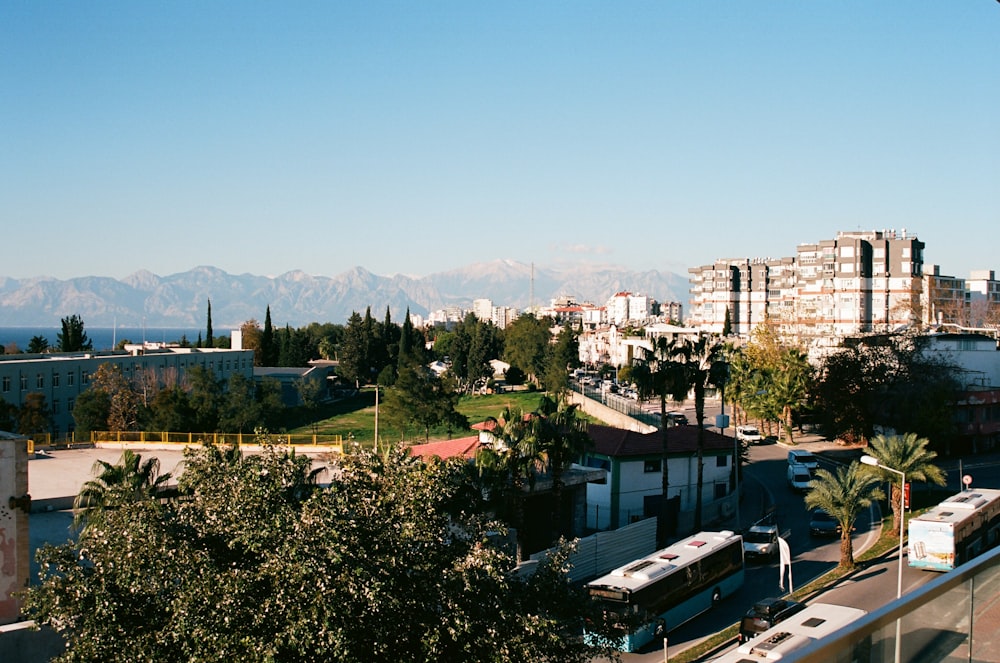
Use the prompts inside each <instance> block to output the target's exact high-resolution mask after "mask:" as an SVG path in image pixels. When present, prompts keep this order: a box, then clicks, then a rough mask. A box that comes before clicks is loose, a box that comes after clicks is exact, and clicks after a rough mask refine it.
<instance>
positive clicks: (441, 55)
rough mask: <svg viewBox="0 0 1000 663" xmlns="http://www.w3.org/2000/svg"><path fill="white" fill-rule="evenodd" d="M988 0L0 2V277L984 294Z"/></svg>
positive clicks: (996, 131)
mask: <svg viewBox="0 0 1000 663" xmlns="http://www.w3.org/2000/svg"><path fill="white" fill-rule="evenodd" d="M998 118H1000V3H997V2H996V1H995V0H936V1H933V2H931V1H921V0H906V1H903V0H898V1H888V0H886V1H879V0H836V1H834V0H827V1H820V0H811V1H808V2H807V1H805V0H784V1H782V0H759V1H756V2H748V1H746V0H741V1H733V2H728V1H726V2H723V1H715V0H687V1H684V2H681V1H679V0H657V1H655V2H652V1H650V2H610V1H609V2H584V1H574V2H537V1H535V2H506V1H505V2H473V1H469V0H466V1H461V2H446V1H428V2H415V1H408V2H378V1H365V2H344V1H341V2H316V3H312V2H304V1H303V2H293V3H281V2H266V3H265V2H207V3H206V2H181V1H171V2H163V3H137V2H121V3H117V2H86V1H81V2H70V1H68V0H67V1H62V2H39V1H37V0H4V2H2V3H0V217H2V242H3V246H4V251H3V256H4V259H3V262H2V264H0V276H8V277H14V278H28V277H34V276H43V275H45V276H54V277H57V278H71V277H75V276H86V275H98V276H112V277H115V278H122V277H124V276H127V275H128V274H131V273H132V272H135V271H136V270H139V269H148V270H150V271H152V272H154V273H157V274H161V275H167V274H173V273H176V272H182V271H186V270H188V269H190V268H192V267H195V266H198V265H214V266H217V267H220V268H222V269H224V270H226V271H228V272H231V273H243V272H249V273H253V274H268V275H276V274H280V273H283V272H287V271H291V270H296V269H301V270H303V271H305V272H307V273H310V274H315V275H325V276H333V275H335V274H338V273H340V272H342V271H344V270H347V269H350V268H351V267H354V266H356V265H360V266H363V267H365V268H367V269H369V270H370V271H372V272H375V273H377V274H394V273H406V274H412V275H418V276H420V275H425V274H429V273H433V272H438V271H445V270H448V269H452V268H456V267H460V266H464V265H468V264H471V263H474V262H480V261H484V260H492V259H496V258H510V259H514V260H518V261H522V262H525V263H527V262H535V263H536V264H539V265H545V266H558V265H560V264H563V263H596V264H612V265H622V266H625V267H628V268H631V269H643V270H644V269H659V270H666V271H674V272H677V273H681V274H686V273H687V268H688V267H692V266H696V265H701V264H706V263H710V262H712V261H713V260H715V259H716V258H721V257H767V256H771V257H777V256H790V255H794V253H795V247H796V245H798V244H800V243H806V242H814V241H818V240H820V239H828V238H832V237H834V236H835V234H836V232H837V231H838V230H872V229H882V228H895V229H901V228H906V229H907V231H908V232H910V233H915V234H917V235H918V236H919V237H920V239H922V240H923V241H925V242H926V243H927V249H926V253H925V260H926V262H928V263H937V264H940V265H941V266H942V269H943V271H944V272H945V273H948V274H953V275H956V276H968V272H969V270H970V269H997V270H998V271H1000V254H998V251H997V248H998V247H1000V241H998V240H1000V120H998Z"/></svg>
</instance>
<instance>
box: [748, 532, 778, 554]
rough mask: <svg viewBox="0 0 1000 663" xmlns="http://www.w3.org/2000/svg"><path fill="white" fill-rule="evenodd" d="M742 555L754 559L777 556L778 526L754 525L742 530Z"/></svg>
mask: <svg viewBox="0 0 1000 663" xmlns="http://www.w3.org/2000/svg"><path fill="white" fill-rule="evenodd" d="M743 555H744V556H745V557H748V558H756V559H773V558H775V557H777V556H778V528H777V527H775V526H774V525H754V526H752V527H751V528H750V529H748V530H747V531H746V532H744V533H743Z"/></svg>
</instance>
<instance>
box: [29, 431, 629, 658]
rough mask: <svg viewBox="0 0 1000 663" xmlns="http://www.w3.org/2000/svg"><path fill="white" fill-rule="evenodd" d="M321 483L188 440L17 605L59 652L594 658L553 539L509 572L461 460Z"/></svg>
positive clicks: (55, 550)
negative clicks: (535, 561) (143, 495)
mask: <svg viewBox="0 0 1000 663" xmlns="http://www.w3.org/2000/svg"><path fill="white" fill-rule="evenodd" d="M265 442H266V441H265ZM326 478H327V479H329V481H330V484H329V486H328V487H327V486H321V485H319V484H317V483H316V474H315V472H314V470H313V468H312V466H311V463H310V461H309V460H308V459H307V458H305V457H303V456H299V455H296V454H294V452H291V451H287V450H283V449H280V448H276V447H273V446H270V445H267V444H265V448H264V451H263V453H261V454H259V455H243V454H241V453H239V451H238V450H233V449H221V448H218V447H211V446H210V447H205V448H197V449H195V448H192V449H190V450H189V451H188V452H186V458H185V470H184V473H183V474H182V475H181V476H180V478H179V490H180V493H181V497H180V498H179V499H167V500H150V499H138V500H136V501H134V502H126V503H123V504H120V505H119V506H118V507H117V508H114V509H108V510H105V511H102V512H101V513H100V515H99V517H96V518H93V519H91V520H90V521H89V523H88V526H87V527H86V528H85V529H84V530H83V531H82V532H81V534H80V538H79V541H78V542H77V543H67V544H64V545H61V546H45V547H44V548H42V549H41V552H40V554H39V560H40V563H41V568H42V571H41V575H42V582H41V584H39V585H35V586H32V587H31V588H29V589H28V590H27V592H26V595H25V605H26V609H27V611H28V614H29V615H30V616H31V617H32V618H34V619H36V620H38V621H39V622H40V623H43V624H49V625H51V626H52V627H53V628H55V629H56V630H58V631H60V632H62V633H63V634H64V635H65V636H66V638H67V642H68V647H67V649H66V651H65V652H64V653H63V654H62V655H61V656H59V657H58V658H57V659H56V660H57V661H58V662H59V663H70V662H77V661H112V660H113V661H125V662H127V661H150V660H155V661H160V662H162V663H173V662H175V661H176V662H178V663H180V662H182V661H183V662H187V661H192V660H197V661H204V662H209V663H211V662H213V661H219V662H223V661H224V662H226V663H228V662H229V661H234V660H238V661H246V662H251V663H252V662H255V661H260V662H264V661H267V662H275V663H280V662H283V661H295V662H298V661H372V660H385V661H486V662H490V661H495V662H507V661H510V662H514V661H516V662H518V663H520V662H522V661H551V662H562V661H566V662H571V661H572V662H576V661H580V662H582V661H586V660H589V659H590V658H592V657H593V656H595V655H597V654H598V653H599V652H597V651H595V650H593V649H591V648H589V647H588V646H587V645H586V644H584V642H583V641H582V638H580V637H579V634H580V629H581V628H582V625H583V623H584V622H583V620H584V619H586V618H592V619H594V622H595V623H601V621H600V618H599V614H598V613H596V612H594V610H595V607H596V604H595V603H593V602H592V601H591V600H590V599H589V598H588V597H587V596H586V594H585V593H584V592H583V591H582V589H581V588H580V587H577V586H575V585H573V584H571V583H570V582H568V580H567V577H566V559H567V554H568V549H566V548H563V549H561V551H560V552H559V553H557V554H555V555H553V556H551V557H550V558H549V559H548V560H547V561H545V562H543V563H542V564H541V565H540V566H539V567H538V569H537V571H535V573H534V574H532V575H530V576H527V577H525V576H522V575H520V574H518V573H515V572H514V568H515V560H514V559H513V557H512V556H511V555H510V554H509V553H507V552H505V551H504V550H503V549H501V548H499V547H496V546H493V545H492V544H490V543H489V542H488V541H489V538H490V532H491V531H494V530H495V528H496V527H497V524H496V523H493V522H489V521H488V520H486V519H485V518H483V517H482V516H481V515H479V514H480V512H479V510H478V509H477V505H478V504H479V501H480V499H481V493H480V492H478V489H477V488H476V485H475V483H474V482H473V481H472V473H470V471H469V469H468V466H467V465H466V464H465V463H462V462H450V463H446V462H432V463H429V464H425V463H423V462H422V461H420V460H419V459H416V458H413V457H411V456H409V455H408V454H407V452H406V451H405V450H403V449H393V450H390V451H388V452H386V453H385V454H373V453H358V454H356V455H349V456H345V457H343V458H342V459H341V462H340V464H339V467H338V469H337V471H336V472H334V473H332V474H331V475H328V476H327V477H326ZM604 654H606V655H607V654H610V652H604ZM612 656H613V655H612ZM615 658H617V657H615Z"/></svg>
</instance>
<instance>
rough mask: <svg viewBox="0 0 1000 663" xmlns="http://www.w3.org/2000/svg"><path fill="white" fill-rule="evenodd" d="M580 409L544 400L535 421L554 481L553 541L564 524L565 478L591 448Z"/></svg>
mask: <svg viewBox="0 0 1000 663" xmlns="http://www.w3.org/2000/svg"><path fill="white" fill-rule="evenodd" d="M578 407H579V406H578V405H577V404H575V403H569V402H567V401H566V400H559V401H556V400H555V399H553V398H551V397H549V396H542V400H541V402H540V403H539V406H538V416H537V417H535V418H534V420H533V421H534V424H535V426H534V436H535V439H536V441H537V444H538V449H539V451H541V453H542V454H543V456H544V459H545V467H546V470H547V471H548V473H549V474H550V475H551V477H552V499H553V502H554V507H553V509H552V537H553V540H555V539H556V538H558V536H559V534H560V529H561V526H562V523H563V518H562V515H563V514H562V511H563V499H562V491H563V480H562V477H563V474H564V473H565V472H566V470H568V469H569V467H570V465H572V464H573V462H574V461H576V460H578V459H579V458H580V456H581V455H583V453H584V452H585V451H586V450H587V449H588V448H590V446H592V444H593V442H592V441H591V439H590V436H589V435H588V434H587V432H586V429H585V422H584V421H583V419H578V418H577V412H578Z"/></svg>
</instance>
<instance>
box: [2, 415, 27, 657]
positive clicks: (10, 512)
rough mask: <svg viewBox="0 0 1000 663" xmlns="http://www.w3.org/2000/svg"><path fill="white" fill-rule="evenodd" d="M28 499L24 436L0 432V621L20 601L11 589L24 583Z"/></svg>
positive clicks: (11, 615) (11, 616)
mask: <svg viewBox="0 0 1000 663" xmlns="http://www.w3.org/2000/svg"><path fill="white" fill-rule="evenodd" d="M30 499H31V498H30V497H28V440H27V438H24V437H21V436H17V435H12V434H10V433H0V624H10V623H11V622H15V621H17V619H18V618H19V616H20V613H21V602H20V600H19V599H18V598H17V597H16V596H15V593H16V592H18V591H20V590H22V589H24V588H25V587H27V586H28V577H29V574H30V569H31V558H30V547H29V542H28V512H29V510H30V509H31V502H30ZM0 660H6V659H3V658H0Z"/></svg>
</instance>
